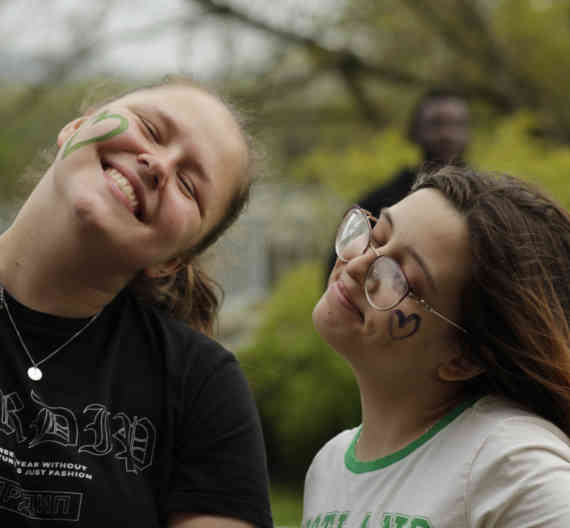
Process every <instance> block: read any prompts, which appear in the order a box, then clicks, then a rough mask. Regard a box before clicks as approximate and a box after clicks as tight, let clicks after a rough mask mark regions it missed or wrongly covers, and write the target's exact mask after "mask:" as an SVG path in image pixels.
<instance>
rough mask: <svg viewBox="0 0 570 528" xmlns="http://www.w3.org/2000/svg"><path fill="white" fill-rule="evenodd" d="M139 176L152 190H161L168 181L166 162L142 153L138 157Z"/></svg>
mask: <svg viewBox="0 0 570 528" xmlns="http://www.w3.org/2000/svg"><path fill="white" fill-rule="evenodd" d="M137 163H138V169H139V174H140V176H141V179H142V181H143V183H145V184H146V185H148V186H149V187H150V188H151V189H153V190H155V189H161V188H162V187H164V184H165V183H166V181H167V179H168V167H167V166H166V165H167V164H166V162H165V161H163V160H161V159H160V158H159V157H158V156H156V155H153V154H149V153H142V154H139V155H138V156H137Z"/></svg>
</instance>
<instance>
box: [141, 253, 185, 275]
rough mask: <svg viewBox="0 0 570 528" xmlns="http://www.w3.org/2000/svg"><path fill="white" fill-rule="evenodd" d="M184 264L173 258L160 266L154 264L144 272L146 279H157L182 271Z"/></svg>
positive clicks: (177, 258)
mask: <svg viewBox="0 0 570 528" xmlns="http://www.w3.org/2000/svg"><path fill="white" fill-rule="evenodd" d="M183 266H184V263H183V261H182V258H181V257H173V258H171V259H170V260H167V261H166V262H163V263H162V264H155V265H154V266H150V267H148V268H146V269H145V270H144V273H145V275H146V276H147V277H150V278H151V279H157V278H158V277H166V276H168V275H172V274H174V273H176V272H177V271H178V270H180V269H182V267H183Z"/></svg>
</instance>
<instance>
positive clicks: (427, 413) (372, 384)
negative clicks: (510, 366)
mask: <svg viewBox="0 0 570 528" xmlns="http://www.w3.org/2000/svg"><path fill="white" fill-rule="evenodd" d="M356 377H357V380H358V384H359V388H360V397H361V405H362V431H361V434H360V438H359V441H358V445H357V448H356V453H357V456H358V458H359V459H360V460H362V461H369V460H376V459H378V458H381V457H383V456H386V455H389V454H391V453H394V452H396V451H398V450H400V449H402V448H403V447H405V446H406V445H408V444H409V443H410V442H412V441H414V440H416V439H417V438H419V437H420V436H422V435H423V434H424V433H426V432H427V431H428V430H429V429H430V428H431V427H432V426H433V425H435V424H436V423H437V422H438V421H439V420H440V419H441V418H443V417H444V416H445V415H446V414H447V413H448V412H449V411H450V410H451V409H453V408H454V407H455V406H456V405H457V404H458V403H460V401H461V399H462V396H461V394H459V393H458V392H457V388H456V387H455V386H454V385H453V384H443V383H440V382H437V381H434V380H431V381H430V380H423V383H422V382H421V381H419V380H417V379H416V380H414V382H413V383H411V384H407V383H405V382H402V381H401V380H402V378H400V377H398V379H399V381H398V382H397V383H394V384H391V383H390V382H389V381H388V380H387V381H386V383H383V382H382V379H381V378H380V377H379V376H375V375H370V374H368V373H366V374H364V375H362V374H360V375H359V374H358V373H356ZM418 387H421V389H418Z"/></svg>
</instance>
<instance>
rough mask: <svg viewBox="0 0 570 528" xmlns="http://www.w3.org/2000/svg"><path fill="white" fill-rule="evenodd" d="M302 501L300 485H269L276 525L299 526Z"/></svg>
mask: <svg viewBox="0 0 570 528" xmlns="http://www.w3.org/2000/svg"><path fill="white" fill-rule="evenodd" d="M302 503H303V490H302V485H301V486H299V487H298V488H297V489H295V488H290V487H285V486H281V485H279V484H272V485H271V508H272V510H273V521H274V523H275V526H276V527H300V526H301V515H302Z"/></svg>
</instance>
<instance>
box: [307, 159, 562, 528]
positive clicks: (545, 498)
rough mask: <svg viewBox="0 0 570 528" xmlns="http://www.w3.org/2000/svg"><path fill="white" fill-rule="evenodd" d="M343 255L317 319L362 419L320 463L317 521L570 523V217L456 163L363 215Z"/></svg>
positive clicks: (522, 187) (348, 228)
mask: <svg viewBox="0 0 570 528" xmlns="http://www.w3.org/2000/svg"><path fill="white" fill-rule="evenodd" d="M371 221H372V222H375V225H374V227H372V224H371V223H370V222H371ZM336 251H337V254H338V260H337V264H336V266H335V268H334V270H333V272H332V274H331V277H330V280H329V286H328V289H327V291H326V292H325V293H324V295H323V296H322V298H321V300H320V301H319V303H318V304H317V306H316V307H315V309H314V312H313V319H314V323H315V327H316V329H317V331H318V332H319V333H320V334H321V336H322V337H323V338H324V339H325V340H326V341H327V342H328V343H329V344H330V345H331V346H332V347H333V348H334V349H335V350H336V351H337V352H339V353H340V354H341V355H342V356H344V357H345V358H346V359H347V360H348V362H349V363H350V365H351V367H352V369H353V371H354V374H355V377H356V380H357V383H358V385H359V388H360V393H361V402H362V425H361V426H360V427H357V428H355V429H351V430H347V431H344V432H342V433H340V434H339V435H338V436H336V437H335V438H333V439H332V440H331V441H329V442H328V443H327V444H326V445H325V446H324V447H323V448H322V449H321V451H320V452H319V453H318V454H317V456H316V457H315V459H314V461H313V463H312V465H311V467H310V469H309V471H308V473H307V478H306V483H305V498H304V513H303V523H304V527H305V528H319V527H323V528H324V527H325V526H327V527H328V528H330V527H333V526H338V527H340V526H346V527H349V526H362V527H365V526H381V527H382V528H393V527H398V528H412V527H413V528H420V527H421V528H430V527H432V528H435V527H438V528H447V527H449V528H461V527H465V528H479V527H481V528H482V527H485V528H499V527H500V528H515V527H516V528H519V527H521V526H527V527H538V526H541V527H545V528H565V527H567V526H570V501H569V500H568V497H569V493H570V443H569V439H568V435H570V281H569V280H568V275H569V271H570V216H569V214H568V212H567V211H565V210H563V209H562V208H561V207H559V206H558V205H556V204H555V203H554V202H553V201H552V200H550V199H548V198H547V197H545V196H544V195H543V194H542V193H541V192H539V191H538V190H537V189H535V188H534V187H532V186H530V185H527V184H525V183H523V182H521V181H519V180H517V179H515V178H512V177H508V176H492V175H487V174H482V173H476V172H474V171H471V170H469V169H466V168H457V167H456V168H451V167H448V168H444V169H441V170H439V171H438V172H436V173H435V174H431V175H424V176H423V177H421V178H420V179H419V180H418V182H416V184H415V186H414V188H413V191H412V192H411V194H409V195H408V196H407V197H406V198H405V199H404V200H402V201H401V202H399V203H397V204H395V205H394V206H392V207H390V208H388V209H385V210H382V211H381V212H380V216H379V218H378V219H375V218H373V217H372V215H371V214H370V213H368V212H366V211H364V210H362V209H359V208H353V209H351V210H350V211H349V212H348V213H347V215H346V216H345V218H344V220H343V222H342V223H341V226H340V227H339V230H338V234H337V239H336Z"/></svg>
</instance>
